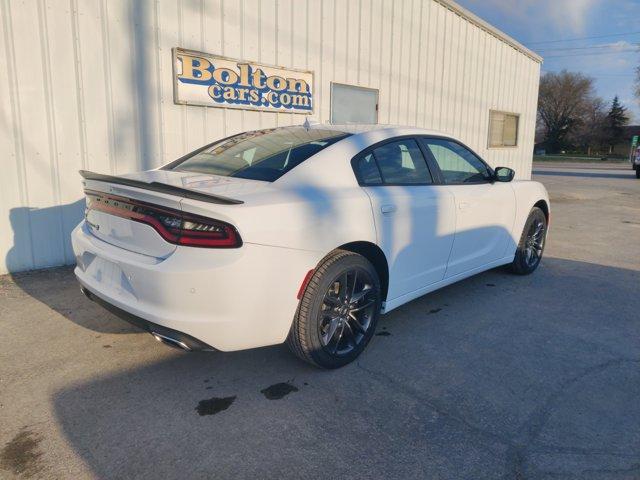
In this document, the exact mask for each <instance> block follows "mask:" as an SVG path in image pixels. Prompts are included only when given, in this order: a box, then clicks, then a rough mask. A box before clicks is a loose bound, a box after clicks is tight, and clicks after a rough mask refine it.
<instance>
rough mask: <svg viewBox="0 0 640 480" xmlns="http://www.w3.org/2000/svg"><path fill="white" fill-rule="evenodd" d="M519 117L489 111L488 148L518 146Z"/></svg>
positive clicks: (513, 114)
mask: <svg viewBox="0 0 640 480" xmlns="http://www.w3.org/2000/svg"><path fill="white" fill-rule="evenodd" d="M519 121H520V115H517V114H515V113H506V112H496V111H494V110H491V111H489V148H499V147H516V146H518V123H519Z"/></svg>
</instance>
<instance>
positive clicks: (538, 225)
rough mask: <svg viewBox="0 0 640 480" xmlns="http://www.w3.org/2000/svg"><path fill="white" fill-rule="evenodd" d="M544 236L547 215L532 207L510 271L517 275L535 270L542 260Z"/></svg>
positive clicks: (545, 235)
mask: <svg viewBox="0 0 640 480" xmlns="http://www.w3.org/2000/svg"><path fill="white" fill-rule="evenodd" d="M546 238H547V217H546V216H545V215H544V212H543V211H542V210H541V209H539V208H538V207H533V208H532V209H531V213H529V218H527V222H526V223H525V225H524V230H523V231H522V236H521V237H520V243H519V244H518V248H517V250H516V255H515V257H514V259H513V263H511V271H512V272H514V273H517V274H519V275H528V274H530V273H532V272H533V271H535V269H536V268H538V265H540V260H542V253H543V252H544V246H545V241H546Z"/></svg>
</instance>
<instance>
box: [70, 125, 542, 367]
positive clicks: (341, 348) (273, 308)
mask: <svg viewBox="0 0 640 480" xmlns="http://www.w3.org/2000/svg"><path fill="white" fill-rule="evenodd" d="M81 174H82V176H83V177H84V179H85V180H84V187H85V192H86V199H87V208H86V219H85V220H84V221H83V222H82V223H81V224H80V225H79V226H78V227H77V228H76V229H75V230H74V232H73V248H74V251H75V255H76V257H77V263H78V266H77V268H76V270H75V272H76V275H77V277H78V280H79V281H80V283H81V285H82V289H83V291H84V292H85V293H86V294H87V296H88V297H89V298H91V299H93V300H95V301H97V302H99V303H101V304H102V305H104V306H106V307H107V308H109V309H111V310H112V311H115V312H116V313H117V314H119V315H121V316H122V317H124V318H125V319H127V320H129V321H130V322H132V323H135V324H137V325H139V326H141V327H142V328H144V329H146V330H148V331H149V332H150V333H152V334H153V335H154V336H155V337H156V339H158V340H160V341H162V342H164V343H167V344H169V345H172V346H177V347H179V348H182V349H184V350H213V349H217V350H223V351H230V350H240V349H246V348H252V347H260V346H264V345H272V344H278V343H281V342H284V341H285V340H286V342H287V343H288V345H289V346H290V348H291V349H292V350H293V352H294V353H295V354H296V355H297V356H299V357H300V358H302V359H303V360H306V361H308V362H310V363H312V364H314V365H318V366H320V367H325V368H335V367H340V366H342V365H345V364H347V363H348V362H350V361H352V360H354V359H355V358H356V357H357V356H358V355H359V354H360V353H361V352H362V351H363V349H364V348H365V346H366V345H367V343H368V342H369V340H370V339H371V337H372V335H373V334H374V331H375V328H376V322H377V320H378V315H379V314H380V313H384V312H389V311H391V310H393V309H395V308H397V307H399V306H400V305H402V304H404V303H406V302H409V301H410V300H412V299H415V298H417V297H420V296H421V295H424V294H426V293H428V292H431V291H433V290H436V289H438V288H441V287H443V286H445V285H448V284H451V283H453V282H456V281H458V280H461V279H463V278H466V277H469V276H471V275H474V274H476V273H479V272H482V271H484V270H487V269H490V268H494V267H497V266H499V265H505V264H508V265H510V267H511V269H512V270H513V271H514V272H515V273H518V274H528V273H531V272H533V271H534V270H535V269H536V268H537V267H538V265H539V263H540V259H541V258H542V254H543V250H544V245H545V237H546V233H547V226H548V223H549V199H548V196H547V192H546V191H545V189H544V187H543V186H542V185H541V184H540V183H537V182H533V181H522V180H518V181H512V180H513V177H514V171H513V170H511V169H509V168H505V167H498V168H496V169H495V170H494V169H492V168H491V167H489V166H488V165H487V164H486V163H485V162H484V161H483V160H482V159H481V158H480V157H479V156H478V155H476V154H475V153H473V152H472V151H471V150H470V149H469V148H467V147H465V146H464V145H463V144H462V143H460V142H459V141H457V140H455V139H453V138H451V137H448V136H445V135H441V134H438V133H434V132H429V131H425V130H421V129H416V128H388V127H387V128H383V127H380V126H373V127H365V126H342V127H341V126H331V127H329V126H319V125H318V126H310V127H304V126H300V127H286V128H275V129H268V130H259V131H253V132H247V133H242V134H239V135H235V136H232V137H229V138H226V139H223V140H220V141H217V142H214V143H212V144H210V145H207V146H205V147H202V148H200V149H198V150H196V151H195V152H193V153H190V154H188V155H186V156H184V157H182V158H181V159H179V160H177V161H175V162H172V163H170V164H168V165H166V166H164V167H162V168H160V169H157V170H151V171H146V172H141V173H135V174H130V175H123V176H117V177H116V176H108V175H100V174H96V173H91V172H86V171H83V172H81Z"/></svg>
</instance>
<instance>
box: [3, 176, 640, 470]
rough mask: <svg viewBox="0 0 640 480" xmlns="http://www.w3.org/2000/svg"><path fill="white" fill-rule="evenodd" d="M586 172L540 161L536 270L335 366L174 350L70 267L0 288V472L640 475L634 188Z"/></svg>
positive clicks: (397, 326) (381, 329) (411, 311)
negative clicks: (540, 252) (110, 305)
mask: <svg viewBox="0 0 640 480" xmlns="http://www.w3.org/2000/svg"><path fill="white" fill-rule="evenodd" d="M592 166H593V165H592V164H590V165H585V166H584V167H583V166H577V165H576V164H571V166H570V167H569V168H567V167H564V166H558V165H553V166H551V165H547V164H545V165H544V166H539V165H536V166H535V167H534V177H535V178H536V179H537V180H540V181H542V182H543V183H545V185H547V188H548V189H549V191H550V194H551V199H552V224H551V235H550V238H549V243H548V247H547V251H546V254H545V258H544V260H543V262H542V265H541V267H540V269H539V270H538V271H537V272H536V273H535V274H533V275H531V276H527V277H517V276H512V275H510V274H508V273H505V271H504V270H502V269H497V270H493V271H490V272H487V273H484V274H482V275H479V276H476V277H474V278H472V279H469V280H466V281H463V282H461V283H459V284H457V285H453V286H450V287H447V288H445V289H443V290H441V291H438V292H435V293H433V294H430V295H428V296H426V297H424V298H421V299H419V300H416V301H414V302H412V303H410V304H408V305H406V306H404V307H402V308H399V309H398V310H396V311H394V312H392V313H391V314H389V315H387V316H384V317H382V319H381V322H380V324H379V326H378V335H376V336H375V337H374V339H373V341H372V342H371V344H370V345H369V347H368V349H367V350H366V351H365V353H364V354H363V355H362V356H361V357H360V359H359V361H358V362H357V363H354V364H352V365H349V366H347V367H345V368H343V369H340V370H336V371H321V370H317V369H314V368H312V367H310V366H308V365H306V364H303V363H301V362H299V361H297V360H296V359H295V358H294V357H293V356H291V355H290V354H289V353H288V352H287V350H286V349H285V348H284V347H283V346H276V347H270V348H262V349H257V350H252V351H245V352H237V353H226V354H225V353H193V354H185V353H181V352H178V351H174V350H171V349H168V348H167V347H164V346H162V345H160V344H158V343H157V342H156V341H155V340H153V338H152V337H151V336H150V335H148V334H143V333H139V331H137V330H135V329H134V328H132V327H129V326H128V325H127V324H126V323H124V322H122V321H120V320H119V319H117V318H115V317H114V316H112V315H110V314H109V313H107V312H105V311H104V310H102V309H101V308H99V307H98V306H96V305H94V304H93V303H91V302H90V301H89V300H87V299H86V298H84V297H83V296H82V295H81V294H80V292H79V289H78V286H77V284H76V282H75V281H74V279H73V275H72V272H71V270H70V269H64V268H63V269H55V270H49V271H43V272H36V273H31V274H21V275H16V276H14V277H0V326H1V327H2V334H1V335H0V477H2V478H13V477H24V478H27V477H30V478H47V479H50V478H75V479H79V478H166V479H172V478H302V477H306V478H401V479H409V478H429V479H435V478H456V479H459V478H469V479H479V478H508V479H525V478H526V479H547V478H548V479H551V478H554V479H556V478H562V479H580V480H585V479H596V478H597V479H632V478H638V477H640V402H639V401H638V398H640V322H639V318H640V294H639V287H640V181H638V180H636V179H635V178H634V175H633V171H632V170H631V169H630V168H629V169H620V168H608V167H607V168H598V169H592V168H591V167H592ZM212 301H215V299H213V298H212ZM246 301H251V299H246ZM265 321H269V318H268V312H265Z"/></svg>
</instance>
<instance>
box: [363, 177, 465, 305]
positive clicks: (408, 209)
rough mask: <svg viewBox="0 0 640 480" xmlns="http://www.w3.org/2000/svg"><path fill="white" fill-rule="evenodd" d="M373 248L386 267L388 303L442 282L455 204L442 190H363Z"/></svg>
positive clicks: (429, 187) (425, 187) (430, 187)
mask: <svg viewBox="0 0 640 480" xmlns="http://www.w3.org/2000/svg"><path fill="white" fill-rule="evenodd" d="M365 191H366V192H367V193H368V194H369V197H370V198H371V204H372V206H373V218H374V219H375V222H376V232H377V244H378V245H379V246H380V248H381V249H382V251H383V252H384V254H385V256H386V258H387V261H388V263H389V277H390V278H391V279H393V280H392V281H391V282H389V293H388V296H387V298H389V299H393V298H396V297H400V296H402V295H405V294H407V293H410V292H413V291H415V290H418V289H419V288H422V287H424V286H426V285H430V284H432V283H436V282H439V281H441V280H442V279H443V278H444V275H445V271H446V269H447V259H448V258H449V254H450V252H451V247H452V245H453V241H454V236H455V227H456V212H455V200H454V196H453V195H452V193H451V191H450V189H449V188H448V187H447V186H444V185H416V186H412V187H401V186H380V187H365Z"/></svg>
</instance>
